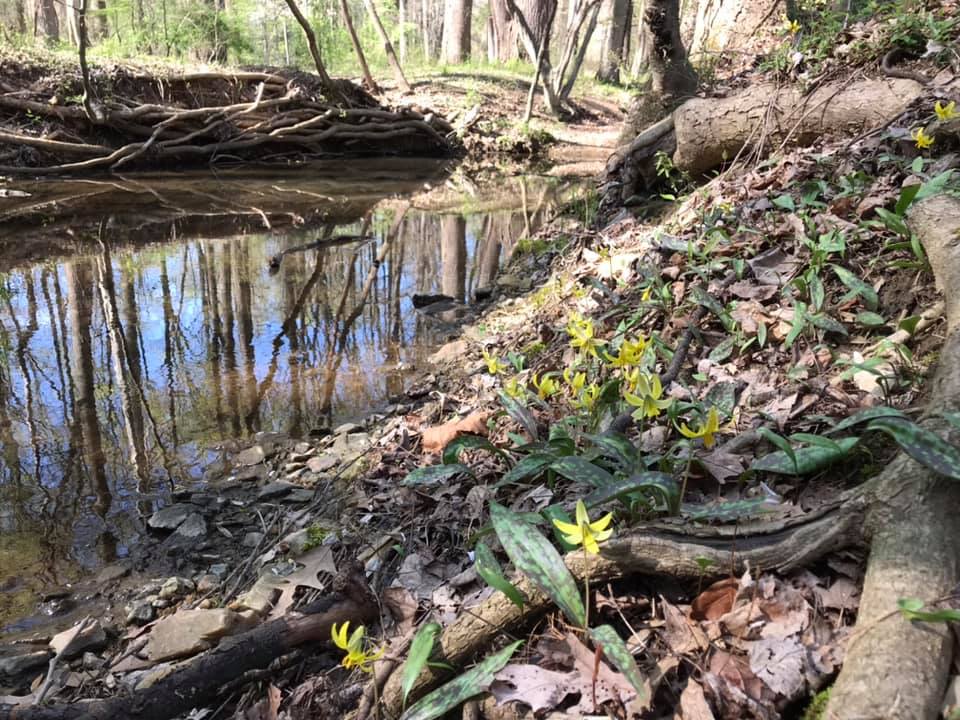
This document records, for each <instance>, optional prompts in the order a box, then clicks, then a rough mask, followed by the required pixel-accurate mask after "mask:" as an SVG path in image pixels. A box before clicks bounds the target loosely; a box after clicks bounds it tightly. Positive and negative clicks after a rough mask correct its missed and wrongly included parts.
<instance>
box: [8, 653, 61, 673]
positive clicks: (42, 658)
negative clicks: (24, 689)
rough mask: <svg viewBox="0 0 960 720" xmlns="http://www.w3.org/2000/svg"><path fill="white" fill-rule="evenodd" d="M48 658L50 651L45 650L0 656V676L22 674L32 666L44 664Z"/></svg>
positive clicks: (36, 666) (32, 667) (31, 668)
mask: <svg viewBox="0 0 960 720" xmlns="http://www.w3.org/2000/svg"><path fill="white" fill-rule="evenodd" d="M49 659H50V653H48V652H47V651H46V650H39V651H37V652H32V653H24V654H23V655H10V656H7V657H0V677H3V676H6V677H11V678H13V677H17V676H19V675H23V674H24V673H26V672H29V671H31V670H33V669H34V668H39V667H40V666H41V665H46V664H47V661H48V660H49Z"/></svg>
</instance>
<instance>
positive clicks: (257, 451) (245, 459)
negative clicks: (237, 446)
mask: <svg viewBox="0 0 960 720" xmlns="http://www.w3.org/2000/svg"><path fill="white" fill-rule="evenodd" d="M266 457H267V453H266V452H264V449H263V446H262V445H254V446H253V447H248V448H247V449H246V450H244V451H242V452H241V453H239V454H238V455H237V457H236V460H235V461H234V462H235V463H236V465H237V466H239V467H246V466H249V465H259V464H260V463H262V462H263V461H264V460H265V459H266Z"/></svg>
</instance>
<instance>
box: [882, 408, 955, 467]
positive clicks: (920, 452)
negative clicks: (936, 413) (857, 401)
mask: <svg viewBox="0 0 960 720" xmlns="http://www.w3.org/2000/svg"><path fill="white" fill-rule="evenodd" d="M867 430H880V431H882V432H885V433H887V434H888V435H889V436H890V437H892V438H893V439H894V440H896V441H897V445H899V446H900V447H901V448H902V449H903V451H904V452H905V453H907V455H909V456H910V457H912V458H913V459H914V460H916V461H917V462H918V463H920V464H921V465H925V466H926V467H928V468H930V469H931V470H935V471H936V472H938V473H940V474H941V475H946V476H947V477H948V478H952V479H954V480H960V450H957V448H955V447H953V446H952V445H949V444H947V443H946V442H945V441H944V440H943V438H941V437H940V436H939V435H935V434H934V433H932V432H930V431H929V430H926V429H924V428H922V427H920V426H919V425H917V424H916V423H913V422H911V421H909V420H903V419H900V418H881V419H879V420H874V421H873V422H871V423H870V424H869V425H867Z"/></svg>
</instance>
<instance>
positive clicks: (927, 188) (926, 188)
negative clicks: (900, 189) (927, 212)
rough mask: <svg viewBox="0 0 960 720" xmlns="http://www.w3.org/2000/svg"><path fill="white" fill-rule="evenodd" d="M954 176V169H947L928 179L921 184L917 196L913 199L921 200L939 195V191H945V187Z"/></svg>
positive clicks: (915, 200)
mask: <svg viewBox="0 0 960 720" xmlns="http://www.w3.org/2000/svg"><path fill="white" fill-rule="evenodd" d="M952 176H953V170H946V171H945V172H942V173H940V174H939V175H937V176H936V177H935V178H933V179H931V180H928V181H927V182H925V183H924V184H923V185H921V186H920V191H919V192H918V193H917V194H916V197H914V198H913V201H914V202H919V201H920V200H923V199H924V198H928V197H931V196H933V195H938V194H939V193H941V192H943V188H944V187H945V186H946V184H947V183H948V182H950V178H951V177H952Z"/></svg>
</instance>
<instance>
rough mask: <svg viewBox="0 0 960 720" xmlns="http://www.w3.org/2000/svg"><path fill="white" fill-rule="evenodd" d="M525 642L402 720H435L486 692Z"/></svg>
mask: <svg viewBox="0 0 960 720" xmlns="http://www.w3.org/2000/svg"><path fill="white" fill-rule="evenodd" d="M522 644H523V640H517V641H516V642H514V643H510V644H509V645H507V646H506V647H505V648H504V649H503V650H501V651H500V652H498V653H496V654H494V655H490V656H489V657H487V658H485V659H484V660H483V662H481V663H479V664H477V665H476V667H474V668H472V669H470V670H467V672H465V673H464V674H463V675H461V676H460V677H458V678H456V679H454V680H451V681H450V682H448V683H447V684H446V685H441V686H440V687H439V688H437V689H436V690H434V691H433V692H432V693H430V694H429V695H427V696H426V697H424V698H423V699H421V700H420V701H419V702H417V703H416V704H415V705H413V706H412V707H410V708H409V709H408V710H407V711H406V712H405V713H404V714H403V715H401V716H400V720H434V719H435V718H438V717H442V716H443V715H445V714H446V713H447V712H449V711H450V710H452V709H453V708H455V707H457V705H459V704H460V703H462V702H464V701H466V700H469V699H470V698H472V697H473V696H474V695H479V694H480V693H482V692H484V691H486V689H487V688H488V687H490V684H491V683H492V682H493V676H494V675H495V674H496V673H497V672H499V671H500V669H501V668H502V667H503V666H504V665H506V664H507V662H508V661H509V660H510V658H511V657H512V656H513V654H514V653H515V652H516V651H517V648H518V647H520V645H522Z"/></svg>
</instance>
